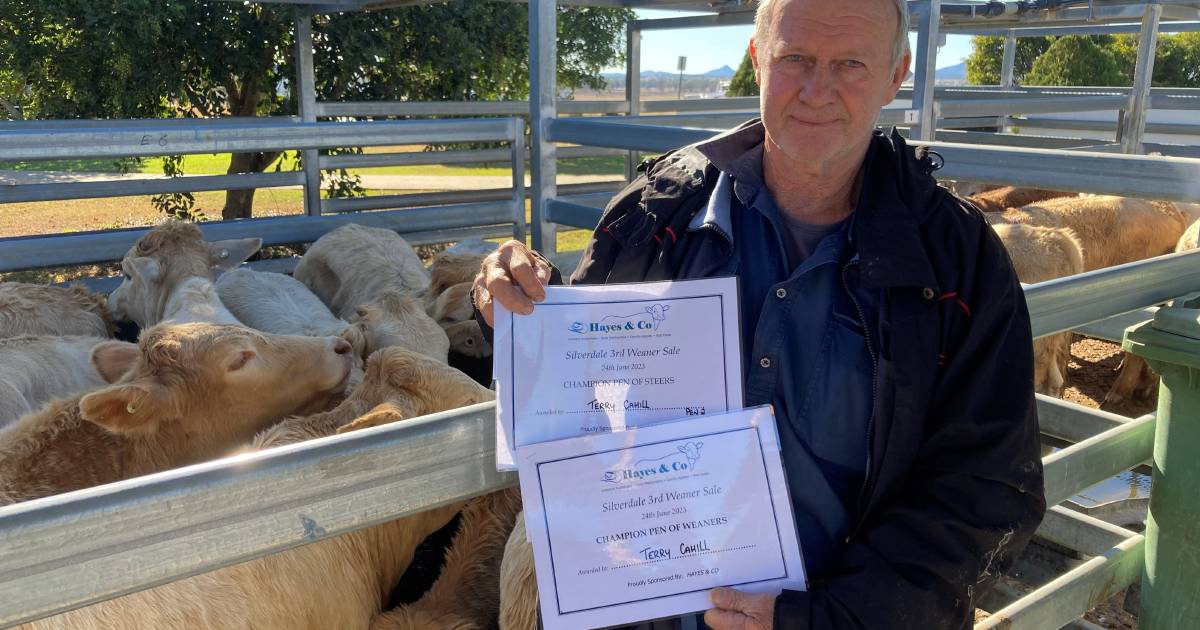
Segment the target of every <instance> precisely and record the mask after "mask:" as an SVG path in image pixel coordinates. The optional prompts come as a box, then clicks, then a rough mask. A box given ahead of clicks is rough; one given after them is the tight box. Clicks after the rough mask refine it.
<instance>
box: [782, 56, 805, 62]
mask: <svg viewBox="0 0 1200 630" xmlns="http://www.w3.org/2000/svg"><path fill="white" fill-rule="evenodd" d="M783 60H784V61H804V57H801V56H800V55H784V57H783Z"/></svg>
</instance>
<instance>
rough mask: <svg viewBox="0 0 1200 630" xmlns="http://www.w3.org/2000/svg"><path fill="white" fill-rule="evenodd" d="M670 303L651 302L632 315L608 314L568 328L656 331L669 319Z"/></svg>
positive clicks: (577, 330) (603, 331) (591, 331)
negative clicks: (595, 320) (597, 319)
mask: <svg viewBox="0 0 1200 630" xmlns="http://www.w3.org/2000/svg"><path fill="white" fill-rule="evenodd" d="M669 310H671V305H670V304H651V305H650V306H647V307H646V308H644V309H642V310H640V311H638V312H636V313H633V314H632V315H606V316H604V317H602V318H601V319H600V321H598V322H572V323H571V325H570V326H568V327H567V330H570V331H571V332H573V333H575V334H578V335H588V334H615V333H628V332H654V331H657V330H658V327H659V326H661V325H662V323H663V322H665V321H667V311H669Z"/></svg>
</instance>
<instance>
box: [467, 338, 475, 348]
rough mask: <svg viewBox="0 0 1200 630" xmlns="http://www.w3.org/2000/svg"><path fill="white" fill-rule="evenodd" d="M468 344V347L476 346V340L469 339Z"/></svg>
mask: <svg viewBox="0 0 1200 630" xmlns="http://www.w3.org/2000/svg"><path fill="white" fill-rule="evenodd" d="M466 344H467V347H471V346H473V345H475V340H474V339H468V340H467V341H466Z"/></svg>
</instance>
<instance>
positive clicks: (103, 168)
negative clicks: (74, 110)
mask: <svg viewBox="0 0 1200 630" xmlns="http://www.w3.org/2000/svg"><path fill="white" fill-rule="evenodd" d="M372 152H373V153H374V152H377V151H372ZM293 163H294V159H293V158H292V157H291V156H290V155H287V156H285V157H284V166H283V168H291V166H292V164H293ZM272 168H274V166H272ZM529 168H530V166H529V164H528V163H526V164H525V171H526V172H529ZM228 169H229V154H228V153H216V154H198V155H186V156H184V158H183V172H184V173H186V174H188V175H221V174H224V173H225V172H226V171H227V170H228ZM0 170H13V171H61V172H67V173H112V172H116V171H118V170H120V163H119V162H117V161H116V160H111V159H100V160H48V161H32V162H4V161H0ZM129 170H131V171H133V172H141V173H153V174H161V173H162V158H145V159H143V160H141V161H140V162H139V163H133V164H130V166H129ZM351 172H353V173H357V174H360V175H435V176H458V177H463V176H472V175H497V176H504V175H508V174H509V172H510V170H509V165H508V163H507V162H497V163H480V164H454V165H441V164H429V165H414V166H382V167H379V168H362V169H353V170H352V171H351ZM558 172H559V173H561V174H563V175H622V174H624V173H625V158H624V157H622V156H619V155H614V156H605V157H595V158H571V159H565V160H559V161H558Z"/></svg>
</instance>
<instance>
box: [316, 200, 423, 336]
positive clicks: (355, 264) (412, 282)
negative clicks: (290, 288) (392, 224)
mask: <svg viewBox="0 0 1200 630" xmlns="http://www.w3.org/2000/svg"><path fill="white" fill-rule="evenodd" d="M293 275H294V276H295V278H296V279H297V280H299V281H301V282H303V283H304V284H305V285H306V286H307V287H308V288H309V289H311V290H312V292H313V293H315V294H317V297H319V298H321V301H323V302H325V304H326V305H327V306H329V308H330V310H332V311H333V313H334V315H337V316H338V317H341V318H342V319H349V318H350V316H351V315H353V314H354V312H355V310H356V309H357V308H358V307H359V306H362V305H364V304H366V303H367V302H370V301H372V300H374V299H375V298H376V297H377V296H378V295H379V294H381V293H383V292H384V291H387V290H393V291H398V292H400V293H401V294H405V295H409V294H414V293H418V292H423V291H425V290H426V289H427V288H428V287H429V272H428V271H427V270H426V269H425V266H424V265H422V264H421V259H420V257H418V256H417V253H416V252H415V251H413V248H412V247H411V246H410V245H409V244H408V242H407V241H405V240H404V239H403V238H400V235H399V234H396V233H395V232H393V231H391V230H387V229H383V228H372V227H366V226H363V225H357V224H354V223H350V224H347V225H343V226H341V227H339V228H337V229H336V230H333V231H331V232H329V233H327V234H325V235H324V236H322V237H321V238H319V239H317V241H316V242H314V243H313V244H312V245H311V246H309V248H308V251H307V252H305V253H304V256H303V257H302V258H301V259H300V262H299V263H298V264H297V265H296V269H295V271H294V272H293Z"/></svg>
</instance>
